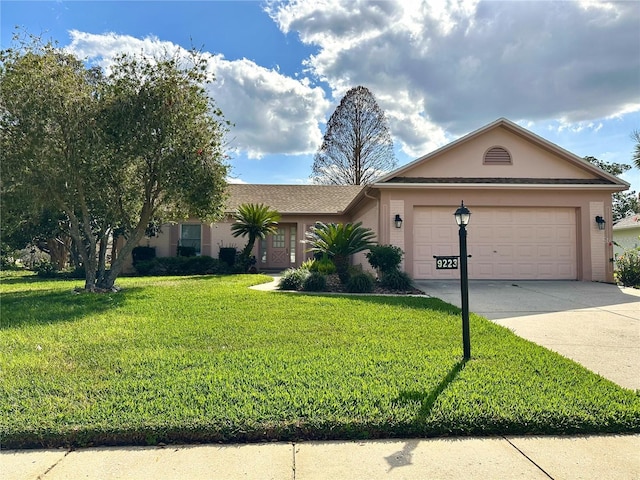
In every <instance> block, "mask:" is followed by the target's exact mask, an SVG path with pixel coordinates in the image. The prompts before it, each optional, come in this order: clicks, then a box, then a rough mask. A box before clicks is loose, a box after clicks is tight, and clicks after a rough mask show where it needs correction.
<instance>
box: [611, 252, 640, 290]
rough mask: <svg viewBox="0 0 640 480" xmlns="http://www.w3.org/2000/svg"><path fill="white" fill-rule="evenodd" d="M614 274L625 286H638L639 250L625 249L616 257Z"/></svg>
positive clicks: (639, 278) (639, 281)
mask: <svg viewBox="0 0 640 480" xmlns="http://www.w3.org/2000/svg"><path fill="white" fill-rule="evenodd" d="M616 267H617V268H616V275H617V277H618V281H619V282H620V283H622V284H623V285H624V286H625V287H638V286H640V250H638V249H634V250H626V251H625V252H624V253H623V254H622V255H619V256H618V258H617V259H616Z"/></svg>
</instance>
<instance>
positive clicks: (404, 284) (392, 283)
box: [380, 270, 413, 290]
mask: <svg viewBox="0 0 640 480" xmlns="http://www.w3.org/2000/svg"><path fill="white" fill-rule="evenodd" d="M380 285H382V286H383V287H385V288H390V289H392V290H409V289H410V288H411V287H412V285H413V282H412V281H411V277H409V275H407V273H406V272H403V271H401V270H392V271H390V272H387V273H385V274H383V275H382V278H381V279H380Z"/></svg>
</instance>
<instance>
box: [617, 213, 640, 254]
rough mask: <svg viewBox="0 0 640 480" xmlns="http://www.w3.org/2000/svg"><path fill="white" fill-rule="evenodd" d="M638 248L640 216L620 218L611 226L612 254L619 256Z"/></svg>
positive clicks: (636, 214)
mask: <svg viewBox="0 0 640 480" xmlns="http://www.w3.org/2000/svg"><path fill="white" fill-rule="evenodd" d="M638 247H640V214H639V213H634V214H633V215H629V216H628V217H625V218H621V219H620V220H618V221H617V222H616V223H615V225H614V226H613V253H614V256H616V257H617V256H618V255H620V254H621V253H622V252H624V251H625V250H630V249H632V248H638Z"/></svg>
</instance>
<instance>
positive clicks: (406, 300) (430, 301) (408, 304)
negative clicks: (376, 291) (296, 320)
mask: <svg viewBox="0 0 640 480" xmlns="http://www.w3.org/2000/svg"><path fill="white" fill-rule="evenodd" d="M334 298H335V297H334ZM339 298H344V299H345V300H357V301H358V302H365V303H374V304H378V305H391V306H398V307H402V308H415V309H418V310H435V311H438V312H444V313H448V314H450V315H460V311H461V310H460V309H459V308H458V307H456V306H455V305H451V304H450V303H447V302H445V301H443V300H440V299H439V298H435V297H421V296H416V297H412V296H408V295H398V296H391V295H389V296H376V295H353V296H348V295H343V296H340V297H339Z"/></svg>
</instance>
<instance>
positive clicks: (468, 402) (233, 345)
mask: <svg viewBox="0 0 640 480" xmlns="http://www.w3.org/2000/svg"><path fill="white" fill-rule="evenodd" d="M266 279H267V278H266V277H262V276H259V275H255V276H251V275H243V276H231V277H214V276H210V277H186V278H184V277H183V278H175V277H156V278H123V279H121V280H120V281H119V285H120V286H121V287H123V290H122V291H121V292H120V293H115V294H102V295H92V294H75V293H74V292H73V289H74V287H76V286H80V284H81V282H78V281H68V280H64V281H39V280H37V279H36V278H35V277H4V278H2V279H0V292H1V293H2V303H1V309H2V310H1V330H2V332H1V335H0V366H1V367H0V368H1V369H2V370H1V373H0V374H1V378H2V382H1V383H0V436H1V442H2V445H3V448H20V447H51V446H88V445H116V444H156V443H158V442H165V443H170V442H244V441H261V440H294V439H360V438H389V437H424V436H443V435H493V434H516V433H517V434H527V433H531V434H566V433H605V432H607V433H624V432H639V431H640V396H639V395H638V394H637V393H636V392H633V391H631V390H626V389H623V388H621V387H619V386H617V385H615V384H613V383H612V382H610V381H608V380H606V379H604V378H602V377H600V376H598V375H595V374H593V373H591V372H589V371H588V370H586V369H584V368H583V367H581V366H579V365H577V364H576V363H574V362H572V361H570V360H568V359H566V358H564V357H561V356H560V355H557V354H555V353H552V352H550V351H548V350H546V349H544V348H542V347H539V346H537V345H534V344H532V343H530V342H528V341H526V340H523V339H521V338H519V337H517V336H515V335H513V334H512V333H511V332H509V331H508V330H507V329H505V328H502V327H500V326H497V325H495V324H493V323H491V322H489V321H488V320H486V319H484V318H481V317H478V316H475V315H472V317H471V342H472V343H471V345H472V357H473V358H472V360H471V361H470V362H467V363H466V364H465V363H463V362H462V361H461V349H462V347H461V343H462V340H461V326H460V314H459V310H458V309H457V308H455V307H453V306H451V305H449V304H446V303H444V302H442V301H440V300H437V299H429V298H415V297H376V296H360V297H345V296H319V295H314V296H306V295H298V294H290V293H280V292H259V291H254V290H250V289H248V288H247V287H248V286H250V285H251V284H255V283H260V282H262V281H265V280H266Z"/></svg>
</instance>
